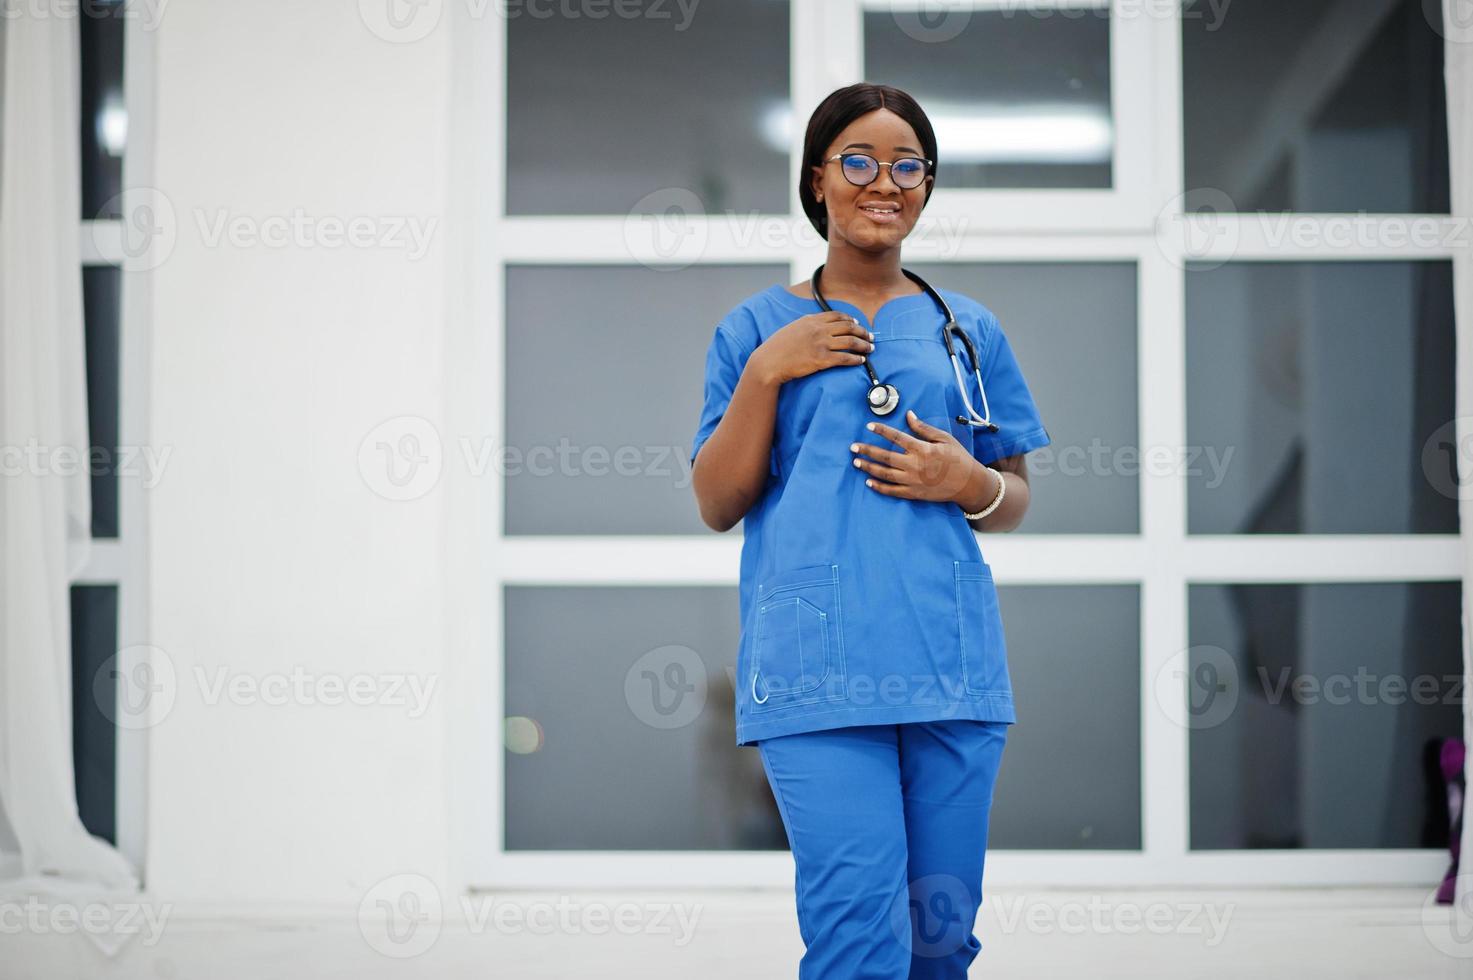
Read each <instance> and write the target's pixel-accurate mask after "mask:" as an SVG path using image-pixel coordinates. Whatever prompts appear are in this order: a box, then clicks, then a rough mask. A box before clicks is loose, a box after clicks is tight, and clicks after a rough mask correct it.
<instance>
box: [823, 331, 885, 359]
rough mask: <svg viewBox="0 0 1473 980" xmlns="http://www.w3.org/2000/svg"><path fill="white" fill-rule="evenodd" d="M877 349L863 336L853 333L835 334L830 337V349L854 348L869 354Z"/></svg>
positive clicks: (853, 349)
mask: <svg viewBox="0 0 1473 980" xmlns="http://www.w3.org/2000/svg"><path fill="white" fill-rule="evenodd" d="M874 349H875V345H874V344H873V343H872V342H871V341H868V340H865V339H864V338H863V337H856V336H855V335H854V334H852V333H841V334H835V335H834V336H832V337H830V338H829V350H852V351H857V352H859V353H861V354H868V353H870V352H871V351H873V350H874Z"/></svg>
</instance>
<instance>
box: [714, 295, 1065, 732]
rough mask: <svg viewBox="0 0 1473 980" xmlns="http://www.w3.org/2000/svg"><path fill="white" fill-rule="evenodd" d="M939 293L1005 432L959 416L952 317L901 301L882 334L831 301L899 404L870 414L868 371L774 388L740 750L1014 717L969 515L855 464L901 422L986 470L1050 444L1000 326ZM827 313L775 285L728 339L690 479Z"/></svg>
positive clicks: (740, 697) (739, 317)
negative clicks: (725, 420) (771, 363)
mask: <svg viewBox="0 0 1473 980" xmlns="http://www.w3.org/2000/svg"><path fill="white" fill-rule="evenodd" d="M938 292H940V293H941V295H942V296H943V297H944V298H945V299H946V301H947V302H948V303H949V304H950V305H951V308H952V312H953V313H954V314H955V316H956V318H957V323H958V324H959V325H960V326H961V327H962V329H963V330H965V331H966V332H967V334H968V335H969V336H970V337H971V338H972V342H973V343H974V344H975V345H976V347H977V353H978V356H979V358H980V359H981V363H982V380H983V383H984V384H985V385H986V387H987V404H988V406H989V408H990V409H991V419H992V421H993V422H996V423H997V425H998V431H997V432H996V433H989V432H984V431H980V430H976V429H973V428H972V427H970V426H965V425H962V424H961V423H959V422H957V421H956V418H955V416H957V415H959V414H960V415H965V414H966V408H965V405H964V404H963V402H962V398H961V393H960V392H959V391H958V390H957V386H956V376H955V375H954V373H953V372H952V367H951V361H950V359H949V358H948V357H947V354H946V346H945V343H944V342H943V341H942V339H941V327H942V325H943V324H944V323H945V317H944V316H943V315H942V313H941V311H940V309H939V308H938V307H937V305H936V303H935V301H934V300H932V299H931V297H930V296H928V295H926V294H925V293H916V294H913V295H906V296H898V297H896V298H894V299H891V300H890V301H888V302H887V303H885V305H884V306H882V307H880V309H879V311H878V312H877V313H876V315H875V322H874V323H873V324H869V323H867V322H866V319H865V315H864V313H862V312H861V311H860V310H859V308H858V307H856V306H854V305H852V304H850V303H846V302H844V301H842V300H829V305H830V306H832V307H833V308H834V309H835V310H837V311H839V312H842V313H848V314H850V315H851V316H853V317H855V318H856V319H857V320H858V321H859V322H860V324H861V325H862V326H865V327H866V328H867V329H869V330H870V331H871V332H872V333H873V334H874V344H875V349H874V351H873V352H872V353H871V354H870V363H871V366H873V367H874V370H875V373H876V374H877V375H879V377H880V380H881V381H884V382H887V383H889V384H893V385H895V387H896V388H898V389H899V391H900V404H899V405H898V406H896V408H895V410H894V411H893V412H891V413H890V414H889V415H886V416H876V415H874V414H872V413H871V412H870V410H869V406H868V403H867V402H866V400H865V393H866V392H867V391H868V389H869V376H868V375H867V374H866V373H865V370H864V368H863V367H862V366H861V365H857V364H856V365H845V366H840V367H831V368H825V369H823V370H820V371H817V372H815V373H814V374H811V375H808V376H806V377H802V378H796V379H794V380H792V381H789V382H787V383H786V384H784V385H783V386H782V388H781V389H780V391H779V394H778V404H777V422H776V426H775V428H774V433H773V442H772V454H771V463H770V466H769V473H768V478H767V488H766V490H765V491H764V493H763V495H762V497H761V499H760V500H758V502H757V503H756V504H754V505H753V507H752V509H751V510H750V511H748V512H747V514H746V517H745V518H744V525H743V531H744V540H743V543H742V559H741V583H740V589H739V594H740V610H741V623H742V626H741V644H740V647H739V649H738V653H737V670H736V688H737V689H736V740H737V745H750V744H752V743H754V742H756V741H758V740H759V739H763V738H769V737H773V736H777V735H790V734H793V733H796V732H806V731H816V730H820V729H828V728H841V727H844V726H848V725H878V724H894V723H901V722H910V721H934V720H938V719H944V718H969V719H977V720H982V721H998V722H1007V723H1012V722H1015V721H1016V720H1017V717H1016V714H1015V713H1014V710H1013V691H1012V683H1011V680H1010V679H1009V677H1008V667H1007V652H1006V646H1005V643H1004V638H1003V625H1002V618H1001V615H1000V612H999V609H998V601H997V589H996V587H995V586H994V585H993V581H992V569H991V568H990V567H989V566H988V564H987V562H986V561H984V560H983V558H982V552H981V549H980V548H979V547H978V544H977V537H976V535H975V534H974V533H973V531H972V528H971V526H970V525H969V524H968V523H967V519H966V517H965V516H963V514H962V509H961V508H960V507H959V506H957V505H956V504H955V503H942V502H939V501H928V500H907V499H904V498H900V497H890V496H886V495H885V494H883V493H881V492H880V491H878V490H874V489H871V488H870V487H867V486H865V485H864V481H865V479H866V478H867V477H868V474H866V473H865V472H864V471H863V470H861V469H859V468H858V467H856V466H855V465H854V463H853V458H854V456H855V455H857V454H855V453H853V452H851V451H850V449H849V445H850V444H851V443H854V442H861V443H863V442H868V443H872V444H876V445H880V446H883V447H885V448H887V449H892V450H898V449H899V447H898V446H896V445H895V444H894V443H892V442H891V441H890V440H889V439H886V438H885V437H884V436H882V435H880V434H879V433H876V432H871V431H869V430H868V429H866V428H865V423H867V422H869V421H871V420H875V419H878V420H879V421H882V422H884V423H885V424H886V425H889V426H891V427H892V428H896V429H899V430H900V431H902V432H910V431H911V429H910V427H909V425H907V423H906V419H905V413H906V411H907V410H913V411H914V412H915V413H916V415H917V416H919V417H920V418H921V419H923V420H924V421H926V422H930V423H931V424H932V425H935V426H938V427H940V428H944V429H947V430H949V431H950V432H951V434H952V435H953V436H955V437H956V439H957V441H958V442H960V443H961V444H962V445H963V446H965V447H967V449H969V450H970V451H971V452H972V454H973V455H974V456H975V457H976V458H977V459H978V460H980V461H982V462H983V463H990V462H992V461H993V460H996V459H1000V458H1002V457H1004V456H1012V455H1015V454H1018V453H1024V452H1027V451H1029V450H1032V449H1037V448H1039V447H1041V446H1046V445H1048V444H1049V436H1048V432H1047V431H1045V429H1044V426H1043V422H1042V420H1041V419H1040V418H1039V415H1038V409H1037V407H1036V406H1035V405H1034V403H1033V397H1032V395H1031V394H1030V393H1029V391H1028V385H1027V383H1026V382H1025V381H1024V379H1023V373H1022V371H1021V369H1020V368H1019V367H1018V362H1017V359H1016V358H1015V357H1014V356H1013V351H1012V348H1011V347H1010V345H1009V344H1008V340H1007V337H1006V336H1005V335H1004V334H1003V331H1002V328H1001V327H1000V326H999V325H998V322H997V317H996V316H995V315H993V313H992V311H991V310H989V309H987V307H985V306H983V305H982V304H981V303H978V302H976V301H975V300H973V299H971V298H969V297H967V296H964V295H962V294H960V293H954V292H951V291H950V290H944V289H942V290H938ZM818 312H821V308H820V307H819V305H818V302H817V301H816V300H813V299H803V298H799V297H797V296H794V295H793V294H792V293H790V292H788V290H787V288H786V287H784V286H782V285H775V286H772V287H770V288H768V289H766V290H764V291H763V292H760V293H757V294H755V295H753V296H751V297H748V298H747V299H746V300H743V301H742V302H741V303H740V304H738V305H737V306H736V307H735V308H733V309H732V310H731V311H730V312H729V313H728V314H727V315H726V316H725V317H724V318H723V319H722V320H721V322H720V323H719V324H717V326H716V331H715V334H714V336H713V337H712V338H711V344H710V347H709V349H708V351H707V354H706V380H705V404H704V407H703V408H702V411H701V419H700V424H699V426H698V428H697V431H696V436H695V440H694V442H693V444H692V448H691V462H692V464H694V462H695V457H696V454H697V453H698V452H699V451H700V449H701V446H702V445H703V444H704V443H705V441H706V439H707V438H708V437H709V436H710V435H711V433H712V431H714V430H715V428H716V426H717V424H718V423H719V422H720V421H721V416H722V414H723V413H724V412H725V411H726V406H727V404H728V403H729V402H730V401H731V396H732V392H733V391H734V390H735V388H736V384H737V380H738V379H739V378H740V377H741V373H742V369H743V367H744V366H745V365H746V362H747V358H748V357H749V356H751V353H752V351H753V350H755V349H756V347H757V345H758V344H760V343H762V342H763V341H764V340H766V339H767V338H768V337H770V336H772V334H773V333H775V332H776V331H778V330H780V329H782V328H783V327H784V326H786V325H787V324H789V323H791V322H792V321H793V320H796V319H797V318H798V317H800V316H804V315H806V314H809V313H818ZM957 346H958V348H959V347H960V345H959V344H958V345H957ZM957 353H958V355H959V357H960V359H961V363H962V377H963V378H964V379H965V380H966V382H967V385H968V389H967V396H968V397H969V398H970V399H971V401H972V405H973V406H974V407H975V408H976V409H977V411H979V412H981V411H982V399H981V396H980V394H979V393H978V392H977V390H976V387H977V382H976V380H975V379H974V378H973V377H972V375H971V373H970V371H969V370H968V369H969V368H970V365H969V364H968V362H967V358H966V355H965V354H964V353H963V352H962V351H961V350H960V349H958V352H957Z"/></svg>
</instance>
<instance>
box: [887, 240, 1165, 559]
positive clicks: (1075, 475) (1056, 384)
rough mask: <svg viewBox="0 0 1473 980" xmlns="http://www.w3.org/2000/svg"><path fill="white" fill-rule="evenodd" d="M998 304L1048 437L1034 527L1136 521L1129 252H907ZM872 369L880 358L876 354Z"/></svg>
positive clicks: (1034, 483)
mask: <svg viewBox="0 0 1473 980" xmlns="http://www.w3.org/2000/svg"><path fill="white" fill-rule="evenodd" d="M906 268H909V269H911V270H912V271H914V272H916V273H918V274H920V275H921V276H923V277H924V278H925V279H926V280H927V281H928V282H931V283H932V284H933V285H936V286H938V287H943V288H947V289H954V290H956V291H958V292H960V293H964V294H965V295H968V296H970V297H972V298H973V299H975V300H977V301H978V302H980V303H982V304H983V305H984V306H986V307H987V308H988V309H990V310H992V312H993V313H995V314H997V318H998V322H999V323H1001V324H1002V328H1003V330H1004V331H1005V332H1006V333H1007V337H1008V343H1009V344H1011V346H1012V348H1013V353H1014V354H1016V355H1017V358H1018V363H1019V365H1020V366H1021V367H1022V369H1023V376H1024V378H1025V379H1026V380H1027V382H1028V388H1029V391H1030V392H1031V393H1032V395H1033V400H1034V402H1035V403H1036V404H1037V405H1038V412H1039V415H1040V417H1042V419H1043V424H1044V426H1045V428H1047V429H1048V433H1049V436H1050V438H1051V439H1052V440H1053V442H1052V444H1050V445H1048V446H1045V447H1043V448H1042V449H1035V450H1034V451H1033V452H1031V453H1029V454H1028V473H1029V489H1030V503H1029V507H1028V515H1027V517H1026V518H1024V521H1023V525H1022V527H1021V528H1020V530H1023V531H1026V532H1028V533H1030V534H1031V533H1111V534H1133V533H1135V532H1137V531H1138V530H1140V517H1139V513H1138V512H1139V510H1140V504H1139V499H1140V496H1139V495H1140V489H1139V484H1140V465H1141V464H1140V459H1139V455H1138V448H1137V446H1138V442H1139V438H1138V433H1139V428H1138V424H1137V411H1138V398H1137V395H1136V269H1135V265H1134V264H1133V263H1124V262H1101V263H1093V262H1089V263H1043V262H1033V263H1023V262H1016V263H1015V262H1008V263H996V264H981V263H968V264H959V263H945V264H927V263H916V264H914V265H912V264H910V263H907V264H906ZM876 370H880V369H879V367H878V365H877V367H876Z"/></svg>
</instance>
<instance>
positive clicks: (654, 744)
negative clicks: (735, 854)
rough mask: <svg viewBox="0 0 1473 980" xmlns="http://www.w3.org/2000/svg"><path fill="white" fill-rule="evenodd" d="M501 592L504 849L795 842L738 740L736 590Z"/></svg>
mask: <svg viewBox="0 0 1473 980" xmlns="http://www.w3.org/2000/svg"><path fill="white" fill-rule="evenodd" d="M505 597H506V607H505V608H506V716H507V720H506V723H505V729H506V730H505V742H506V770H505V773H506V804H505V805H506V849H507V850H509V851H517V850H543V849H559V850H561V849H595V850H602V849H609V850H645V849H654V850H686V849H694V850H739V849H767V848H783V847H786V846H787V838H786V836H785V835H784V832H783V825H782V819H781V817H780V816H779V815H778V812H777V807H776V805H775V804H774V802H773V800H772V794H771V792H770V791H769V790H768V788H767V779H766V776H765V775H764V773H763V770H762V761H761V758H760V756H759V755H758V753H757V752H756V751H754V750H753V749H750V748H738V747H737V745H736V723H735V719H734V716H733V713H732V712H733V708H732V705H733V699H734V691H733V686H732V685H733V677H734V676H735V671H736V650H737V643H738V640H739V638H740V637H739V623H740V615H739V613H738V608H737V607H738V602H737V590H736V589H734V588H726V587H719V588H704V587H702V588H697V587H683V588H648V587H604V586H595V587H542V586H510V587H508V588H507V589H506V590H505ZM591 800H596V801H597V805H596V806H590V805H589V801H591Z"/></svg>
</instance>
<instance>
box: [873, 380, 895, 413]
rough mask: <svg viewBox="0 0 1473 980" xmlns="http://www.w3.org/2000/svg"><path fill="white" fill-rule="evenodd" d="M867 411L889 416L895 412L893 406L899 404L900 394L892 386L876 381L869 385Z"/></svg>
mask: <svg viewBox="0 0 1473 980" xmlns="http://www.w3.org/2000/svg"><path fill="white" fill-rule="evenodd" d="M866 398H867V400H868V401H869V409H870V411H871V412H874V413H875V414H876V415H889V414H890V413H891V412H893V411H895V406H896V405H899V404H900V392H899V391H897V390H896V388H895V386H894V385H887V384H885V383H884V382H883V381H877V382H875V383H874V384H872V385H870V389H869V394H868V395H867V396H866Z"/></svg>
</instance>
